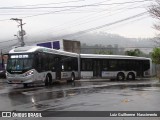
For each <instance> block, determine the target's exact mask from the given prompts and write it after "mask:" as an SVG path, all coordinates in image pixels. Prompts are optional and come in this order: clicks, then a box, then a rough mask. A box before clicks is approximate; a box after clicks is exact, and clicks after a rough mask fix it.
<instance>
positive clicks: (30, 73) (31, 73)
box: [25, 70, 34, 76]
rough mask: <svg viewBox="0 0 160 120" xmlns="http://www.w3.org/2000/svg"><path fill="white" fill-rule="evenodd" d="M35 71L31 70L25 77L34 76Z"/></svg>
mask: <svg viewBox="0 0 160 120" xmlns="http://www.w3.org/2000/svg"><path fill="white" fill-rule="evenodd" d="M33 73H34V71H33V70H30V71H28V72H26V73H25V76H29V75H33Z"/></svg>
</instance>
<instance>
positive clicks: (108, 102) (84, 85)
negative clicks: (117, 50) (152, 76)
mask: <svg viewBox="0 0 160 120" xmlns="http://www.w3.org/2000/svg"><path fill="white" fill-rule="evenodd" d="M2 81H3V80H2ZM15 110H16V111H59V110H60V111H160V84H159V81H157V80H136V81H125V82H122V81H118V82H117V81H113V82H111V81H108V80H92V81H91V80H89V81H88V80H81V81H76V82H75V83H74V84H73V83H66V82H61V83H56V84H54V85H53V86H50V87H45V86H43V85H39V86H34V87H28V88H23V87H21V86H12V85H8V84H6V83H4V82H1V83H0V111H15ZM19 119H20V118H19ZM26 119H27V118H26ZM35 119H37V118H35ZM38 119H39V118H38ZM42 119H46V118H42ZM48 119H51V120H52V118H48ZM54 119H55V118H54ZM56 119H58V120H62V119H64V118H56ZM69 119H70V118H65V120H69ZM72 119H74V118H72ZM76 119H78V120H79V119H82V118H76ZM89 119H90V118H87V120H89ZM94 119H98V118H94ZM101 119H105V120H108V119H106V118H101ZM110 119H115V120H119V119H118V118H110ZM123 119H124V120H127V119H129V118H123ZM123 119H122V120H123ZM130 119H137V118H130ZM141 119H142V118H141ZM141 119H140V120H141ZM143 119H145V118H143ZM152 119H155V120H159V119H160V118H147V120H152Z"/></svg>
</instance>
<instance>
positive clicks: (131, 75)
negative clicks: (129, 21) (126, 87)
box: [127, 73, 135, 80]
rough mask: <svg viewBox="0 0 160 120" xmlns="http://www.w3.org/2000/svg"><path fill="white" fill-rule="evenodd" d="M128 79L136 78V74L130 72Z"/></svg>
mask: <svg viewBox="0 0 160 120" xmlns="http://www.w3.org/2000/svg"><path fill="white" fill-rule="evenodd" d="M127 80H135V75H134V73H128V75H127Z"/></svg>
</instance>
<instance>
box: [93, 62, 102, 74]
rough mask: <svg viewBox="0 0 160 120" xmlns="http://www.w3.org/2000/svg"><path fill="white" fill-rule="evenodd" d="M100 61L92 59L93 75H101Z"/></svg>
mask: <svg viewBox="0 0 160 120" xmlns="http://www.w3.org/2000/svg"><path fill="white" fill-rule="evenodd" d="M101 76H102V75H101V61H100V60H93V77H101Z"/></svg>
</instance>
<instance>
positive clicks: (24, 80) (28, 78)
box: [7, 75, 34, 84]
mask: <svg viewBox="0 0 160 120" xmlns="http://www.w3.org/2000/svg"><path fill="white" fill-rule="evenodd" d="M7 82H8V84H23V83H33V82H34V79H33V75H30V76H26V77H7Z"/></svg>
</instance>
